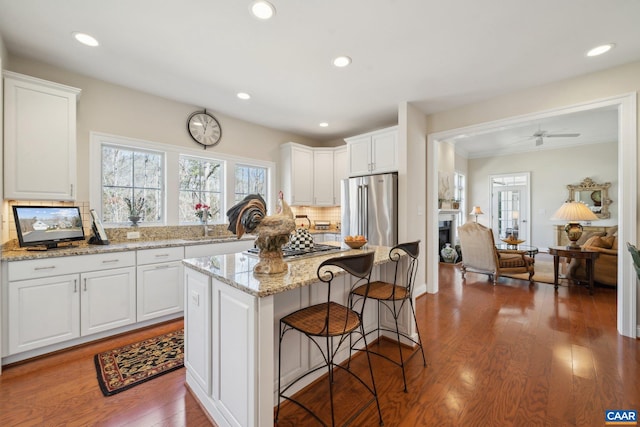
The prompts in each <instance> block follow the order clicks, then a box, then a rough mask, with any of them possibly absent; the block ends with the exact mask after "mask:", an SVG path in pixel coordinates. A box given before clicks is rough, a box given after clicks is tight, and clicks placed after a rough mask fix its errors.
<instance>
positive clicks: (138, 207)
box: [124, 197, 144, 227]
mask: <svg viewBox="0 0 640 427" xmlns="http://www.w3.org/2000/svg"><path fill="white" fill-rule="evenodd" d="M124 202H125V203H126V204H127V208H128V209H129V221H131V225H133V226H134V227H136V226H137V225H138V221H140V214H141V213H142V209H143V208H144V197H138V198H137V199H133V200H132V199H130V198H128V197H125V198H124Z"/></svg>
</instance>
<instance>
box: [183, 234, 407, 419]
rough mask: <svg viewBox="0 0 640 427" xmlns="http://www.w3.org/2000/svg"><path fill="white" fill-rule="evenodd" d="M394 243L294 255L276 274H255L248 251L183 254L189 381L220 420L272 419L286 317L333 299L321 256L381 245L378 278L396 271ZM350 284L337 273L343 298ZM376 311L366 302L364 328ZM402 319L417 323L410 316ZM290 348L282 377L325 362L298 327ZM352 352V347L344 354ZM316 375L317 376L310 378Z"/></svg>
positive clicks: (285, 354) (289, 338)
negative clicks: (319, 272)
mask: <svg viewBox="0 0 640 427" xmlns="http://www.w3.org/2000/svg"><path fill="white" fill-rule="evenodd" d="M389 250H390V248H388V247H384V246H369V247H365V248H363V249H358V250H345V251H343V252H340V253H332V254H327V255H321V256H315V257H311V258H305V259H300V260H296V261H290V262H288V265H289V270H288V271H287V272H286V273H281V274H273V275H257V274H254V273H253V266H254V265H255V264H256V263H257V262H258V259H257V257H255V256H251V255H247V254H245V253H242V252H240V253H235V254H227V255H218V256H211V257H203V258H193V259H187V260H184V264H185V281H184V283H185V306H186V307H185V367H186V369H187V374H186V378H187V384H188V386H189V388H190V390H191V391H192V393H193V394H194V395H195V397H196V398H197V399H198V401H199V402H200V404H201V405H202V407H203V408H204V409H205V410H206V411H207V412H208V413H209V415H210V416H211V418H213V420H214V421H215V423H216V424H217V425H218V426H243V427H249V426H261V427H265V426H272V425H273V416H274V412H273V410H274V406H275V405H276V404H277V400H276V396H277V384H278V378H277V374H278V370H277V362H278V334H279V320H280V318H281V317H283V316H285V315H287V314H289V313H291V312H293V311H295V310H297V309H299V308H302V307H306V306H308V305H310V304H315V303H318V302H320V301H321V300H322V298H326V291H323V286H326V285H325V284H323V283H321V282H319V281H318V278H317V269H318V266H319V265H320V263H322V261H324V260H326V259H328V258H332V257H335V256H341V255H346V254H355V253H362V251H374V252H375V264H374V270H373V273H372V280H373V279H387V280H389V279H391V278H392V276H391V277H390V276H389V275H392V274H393V271H392V268H387V266H386V265H385V264H387V263H390V261H389ZM389 267H392V264H390V265H389ZM334 271H342V270H338V269H334ZM350 284H351V276H350V275H348V274H346V273H344V274H342V273H341V274H339V275H338V276H337V277H336V279H335V280H334V283H333V285H332V286H334V287H333V288H332V296H333V295H335V300H336V301H341V302H344V301H346V295H347V294H348V292H349V290H350ZM332 298H334V297H332ZM376 310H377V307H376V306H375V305H374V304H369V306H368V307H367V310H366V312H365V315H364V317H365V319H364V320H365V329H367V330H371V329H373V328H374V327H375V323H376V313H377V312H376ZM403 323H404V324H405V325H407V324H410V323H409V322H408V319H407V320H404V319H403ZM283 349H286V351H283V359H282V377H283V384H287V383H288V382H290V381H291V380H292V379H293V378H295V377H296V376H297V375H299V374H300V373H301V372H303V371H306V370H308V369H309V368H310V367H313V366H315V365H317V364H318V363H320V359H319V357H320V356H319V354H318V353H317V351H316V350H315V349H314V348H312V347H311V346H310V345H309V341H308V340H307V339H306V338H304V337H301V336H300V335H299V334H289V335H287V336H286V338H285V340H284V342H283ZM347 356H348V349H345V350H344V351H343V352H342V354H341V358H346V357H347ZM323 373H324V371H322V370H321V371H320V372H318V376H319V375H322V374H323ZM315 378H317V377H313V376H310V378H309V382H311V381H312V380H313V379H315ZM302 386H303V384H301V387H302Z"/></svg>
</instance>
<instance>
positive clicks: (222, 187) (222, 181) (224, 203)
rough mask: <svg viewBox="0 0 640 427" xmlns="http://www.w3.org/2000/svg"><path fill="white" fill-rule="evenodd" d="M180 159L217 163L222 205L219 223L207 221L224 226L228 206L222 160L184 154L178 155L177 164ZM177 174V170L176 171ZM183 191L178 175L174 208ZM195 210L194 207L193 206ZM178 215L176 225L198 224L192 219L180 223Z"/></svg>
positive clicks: (224, 167)
mask: <svg viewBox="0 0 640 427" xmlns="http://www.w3.org/2000/svg"><path fill="white" fill-rule="evenodd" d="M181 158H187V159H191V160H196V161H202V162H210V163H218V164H219V165H220V168H221V170H220V198H221V199H222V204H221V205H220V221H216V220H214V219H211V220H209V222H210V223H211V224H224V223H225V222H226V221H225V212H226V206H227V205H228V203H227V201H226V192H225V189H226V186H227V177H226V175H227V174H226V164H225V161H224V160H220V159H214V158H212V157H203V156H196V155H193V154H185V153H180V154H179V155H178V163H179V162H180V159H181ZM177 172H179V168H178V171H177ZM181 191H183V190H182V188H181V185H180V176H179V175H178V204H177V205H176V206H179V205H180V196H179V194H180V192H181ZM203 202H204V201H203ZM207 203H209V204H210V203H211V202H210V201H207ZM194 209H195V206H194ZM177 215H178V225H194V224H198V221H197V220H196V219H195V218H194V220H193V221H184V222H180V212H178V213H177Z"/></svg>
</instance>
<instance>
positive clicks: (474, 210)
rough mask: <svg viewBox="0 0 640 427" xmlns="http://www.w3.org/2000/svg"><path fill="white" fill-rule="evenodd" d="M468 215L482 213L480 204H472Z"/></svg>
mask: <svg viewBox="0 0 640 427" xmlns="http://www.w3.org/2000/svg"><path fill="white" fill-rule="evenodd" d="M469 215H484V212H482V209H480V206H474V207H473V209H471V212H469Z"/></svg>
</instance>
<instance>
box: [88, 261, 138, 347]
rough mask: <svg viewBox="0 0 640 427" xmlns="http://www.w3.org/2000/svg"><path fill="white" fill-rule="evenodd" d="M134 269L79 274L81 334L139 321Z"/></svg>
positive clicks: (93, 332)
mask: <svg viewBox="0 0 640 427" xmlns="http://www.w3.org/2000/svg"><path fill="white" fill-rule="evenodd" d="M135 271H136V270H135V268H134V267H127V268H117V269H114V270H104V271H94V272H91V273H82V274H81V275H80V279H81V284H82V289H81V291H80V335H83V336H84V335H90V334H95V333H97V332H102V331H107V330H109V329H115V328H119V327H120V326H125V325H130V324H132V323H135V322H136V276H135V274H136V273H135Z"/></svg>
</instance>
